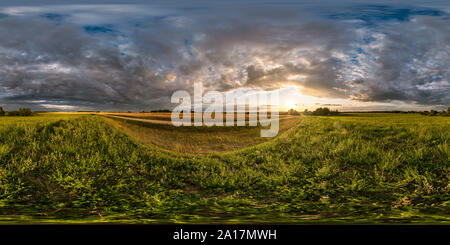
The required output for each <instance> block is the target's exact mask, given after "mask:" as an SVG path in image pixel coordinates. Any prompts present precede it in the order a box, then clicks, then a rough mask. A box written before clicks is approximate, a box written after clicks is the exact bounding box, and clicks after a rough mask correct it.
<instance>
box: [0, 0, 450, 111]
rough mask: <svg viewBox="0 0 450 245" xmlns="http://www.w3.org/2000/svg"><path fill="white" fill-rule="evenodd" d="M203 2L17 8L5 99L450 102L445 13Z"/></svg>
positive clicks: (82, 103) (10, 17) (4, 69)
mask: <svg viewBox="0 0 450 245" xmlns="http://www.w3.org/2000/svg"><path fill="white" fill-rule="evenodd" d="M199 3H202V4H199V5H195V4H194V5H193V6H187V5H186V4H184V5H183V4H181V3H180V4H179V5H177V4H171V5H169V4H164V3H162V2H160V3H158V4H156V5H133V4H126V5H105V6H101V5H96V6H87V5H52V6H45V7H42V5H36V6H34V5H32V6H26V7H20V6H19V7H17V6H15V5H7V4H6V6H3V8H2V9H0V104H6V105H9V104H15V105H18V104H20V105H22V104H27V103H28V104H29V105H34V106H35V107H36V108H51V107H48V106H54V108H59V107H58V106H64V105H68V106H74V108H96V109H102V110H105V109H149V108H161V107H166V106H167V105H168V104H170V103H169V98H170V95H171V94H172V92H173V91H175V90H178V89H188V88H190V87H191V86H192V84H193V83H194V82H195V81H202V82H203V83H204V85H205V87H206V88H207V89H216V90H221V91H227V90H231V89H236V88H248V87H252V88H264V89H277V88H279V87H282V86H286V85H297V86H298V87H299V88H300V89H301V90H302V92H303V93H305V94H308V95H313V96H320V97H331V98H344V99H345V98H347V99H354V100H359V101H391V100H402V101H408V102H413V103H419V104H430V105H443V104H444V105H445V104H448V103H449V92H448V91H449V80H450V79H449V77H450V74H449V73H450V72H449V67H450V64H449V59H448V57H449V52H450V37H449V36H450V29H449V28H450V27H449V26H450V20H449V15H448V12H445V10H443V9H440V10H433V9H430V8H423V7H408V8H406V7H402V8H400V7H398V6H396V7H392V8H391V7H389V6H388V5H381V6H378V5H377V6H373V5H369V6H364V5H357V7H354V8H346V6H344V4H342V5H340V6H338V7H339V8H337V7H335V6H334V5H333V7H329V8H327V7H326V6H319V5H314V4H304V5H302V4H276V3H268V4H260V5H255V4H248V3H247V5H245V4H246V3H242V4H243V5H232V4H228V5H227V4H223V3H222V4H210V3H208V4H207V3H206V2H199ZM410 4H412V3H410ZM3 5H5V3H3ZM351 6H356V5H351ZM0 7H2V6H0ZM311 9H313V10H315V11H310V10H311ZM344 10H345V11H344ZM333 11H335V14H334V15H333V14H331V15H330V14H322V15H320V14H314V13H315V12H320V13H329V12H333ZM361 22H364V23H366V24H361ZM46 106H47V107H46ZM61 108H62V107H61Z"/></svg>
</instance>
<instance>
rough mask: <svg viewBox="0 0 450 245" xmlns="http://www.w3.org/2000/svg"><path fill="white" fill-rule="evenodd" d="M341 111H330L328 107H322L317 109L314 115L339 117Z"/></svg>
mask: <svg viewBox="0 0 450 245" xmlns="http://www.w3.org/2000/svg"><path fill="white" fill-rule="evenodd" d="M338 114H339V111H338V110H335V111H333V110H330V109H329V108H328V107H323V108H322V107H320V108H317V109H316V110H315V111H313V112H312V115H316V116H332V115H338Z"/></svg>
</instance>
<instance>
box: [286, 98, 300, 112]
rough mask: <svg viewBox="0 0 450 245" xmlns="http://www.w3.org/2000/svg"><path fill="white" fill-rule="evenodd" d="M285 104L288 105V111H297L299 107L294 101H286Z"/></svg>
mask: <svg viewBox="0 0 450 245" xmlns="http://www.w3.org/2000/svg"><path fill="white" fill-rule="evenodd" d="M285 104H286V109H288V110H290V109H295V108H296V107H297V104H296V103H295V101H293V100H288V101H286V103H285Z"/></svg>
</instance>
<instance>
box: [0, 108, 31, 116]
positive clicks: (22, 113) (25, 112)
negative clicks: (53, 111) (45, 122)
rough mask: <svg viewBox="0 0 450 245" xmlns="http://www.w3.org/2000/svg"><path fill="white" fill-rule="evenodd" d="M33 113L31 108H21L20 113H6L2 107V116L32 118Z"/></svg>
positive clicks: (0, 109)
mask: <svg viewBox="0 0 450 245" xmlns="http://www.w3.org/2000/svg"><path fill="white" fill-rule="evenodd" d="M31 115H33V112H31V109H30V108H25V107H21V108H19V110H18V111H5V110H3V108H2V107H0V116H31Z"/></svg>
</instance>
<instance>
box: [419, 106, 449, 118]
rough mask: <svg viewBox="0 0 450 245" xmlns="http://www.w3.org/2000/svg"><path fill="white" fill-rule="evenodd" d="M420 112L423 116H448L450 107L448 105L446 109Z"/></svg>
mask: <svg viewBox="0 0 450 245" xmlns="http://www.w3.org/2000/svg"><path fill="white" fill-rule="evenodd" d="M420 114H421V115H424V116H450V107H448V108H447V110H446V111H445V110H444V111H436V110H431V111H422V112H420Z"/></svg>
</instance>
